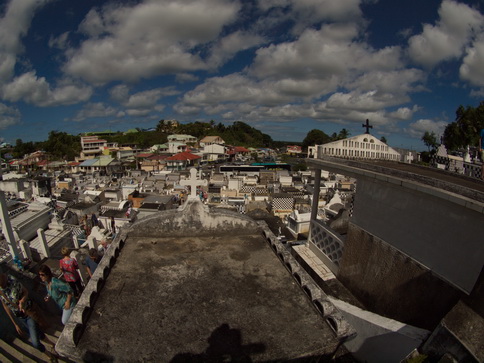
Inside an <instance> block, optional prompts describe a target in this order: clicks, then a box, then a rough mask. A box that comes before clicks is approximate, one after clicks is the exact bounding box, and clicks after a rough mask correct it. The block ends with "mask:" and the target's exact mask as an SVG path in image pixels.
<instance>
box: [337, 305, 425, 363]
mask: <svg viewBox="0 0 484 363" xmlns="http://www.w3.org/2000/svg"><path fill="white" fill-rule="evenodd" d="M330 301H331V302H332V303H333V304H334V305H335V306H336V307H337V308H338V310H339V311H340V312H341V314H343V316H344V318H345V319H346V321H348V323H349V324H351V325H352V326H353V327H354V328H355V330H356V331H357V332H358V334H357V335H356V336H355V337H354V338H353V339H351V340H349V341H347V342H346V343H345V347H346V349H348V350H349V351H350V352H351V353H352V355H353V357H354V358H356V359H357V360H358V361H360V362H372V363H378V362H382V363H387V362H401V361H402V360H403V359H404V358H405V357H407V356H408V355H409V354H410V353H411V352H412V351H413V350H414V349H416V348H418V347H419V346H420V345H421V344H422V342H423V341H424V339H426V338H427V337H428V335H429V334H430V332H429V331H427V330H424V329H419V328H416V327H413V326H410V325H406V324H402V323H400V322H398V321H395V320H392V319H387V318H384V317H382V316H379V315H376V314H373V313H371V312H369V311H365V310H362V309H360V308H357V307H355V306H353V305H350V304H348V303H345V302H343V301H341V300H338V299H334V298H330Z"/></svg>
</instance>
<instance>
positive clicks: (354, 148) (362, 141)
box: [308, 134, 401, 161]
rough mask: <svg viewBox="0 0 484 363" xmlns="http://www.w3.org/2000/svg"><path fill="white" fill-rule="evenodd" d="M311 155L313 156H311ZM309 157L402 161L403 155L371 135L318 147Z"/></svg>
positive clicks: (309, 152)
mask: <svg viewBox="0 0 484 363" xmlns="http://www.w3.org/2000/svg"><path fill="white" fill-rule="evenodd" d="M311 154H312V155H313V156H311ZM308 155H309V157H317V158H319V157H321V156H323V155H327V156H335V157H340V158H347V159H379V160H393V161H400V159H401V155H400V153H399V152H398V151H396V150H395V149H393V148H391V147H390V146H388V145H387V144H385V143H384V142H382V141H380V140H378V139H377V138H376V137H374V136H372V135H370V134H361V135H357V136H353V137H349V138H346V139H342V140H337V141H332V142H328V143H326V144H322V145H316V146H315V147H312V148H310V149H309V150H308Z"/></svg>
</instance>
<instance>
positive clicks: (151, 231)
mask: <svg viewBox="0 0 484 363" xmlns="http://www.w3.org/2000/svg"><path fill="white" fill-rule="evenodd" d="M168 231H170V232H168ZM122 233H124V236H125V237H124V238H125V239H124V242H125V243H124V247H123V248H122V250H121V252H120V253H119V256H118V257H117V259H116V263H115V264H114V266H113V267H112V269H111V271H110V273H109V276H108V278H107V279H106V281H105V284H104V287H103V288H102V290H101V293H100V295H99V298H98V300H97V302H96V303H95V306H94V308H93V310H92V314H91V316H90V319H89V320H88V321H87V324H86V326H85V329H84V333H83V335H82V337H81V338H80V340H79V343H78V345H77V347H76V348H75V350H76V351H77V355H78V356H82V357H84V358H86V357H87V356H89V355H90V356H97V357H103V358H106V359H113V360H114V361H162V362H167V361H172V360H173V361H187V360H189V361H191V360H194V359H198V360H199V361H206V360H214V361H222V359H223V357H230V358H231V359H232V360H239V359H245V360H246V361H252V360H253V361H278V360H289V359H300V358H310V357H321V356H324V355H327V354H332V353H333V352H334V351H335V350H336V348H337V346H338V340H337V338H336V337H335V335H334V332H333V331H332V329H331V328H330V327H329V325H327V324H326V323H325V321H324V319H323V318H322V316H321V315H320V314H319V313H318V312H317V310H316V309H314V307H313V306H312V304H311V302H310V300H309V299H308V298H307V296H306V295H305V294H304V292H303V291H302V289H301V288H300V287H299V285H298V284H297V283H296V281H295V280H294V278H293V277H292V276H291V273H289V272H288V270H287V269H286V268H285V267H284V265H283V264H282V263H281V261H280V260H279V259H278V257H277V255H276V254H275V253H274V252H273V250H272V249H271V247H270V244H269V243H268V242H267V240H266V239H265V238H264V236H263V234H262V233H261V229H260V227H259V226H258V224H257V223H256V222H254V221H253V220H252V219H250V218H248V217H245V216H241V215H238V214H237V213H233V212H230V211H220V210H217V211H214V210H212V211H211V212H210V213H208V209H207V208H206V207H204V206H203V205H202V204H201V203H199V202H198V201H196V200H189V201H188V202H187V204H186V205H185V207H184V210H183V211H182V212H181V211H180V210H178V211H177V210H170V211H165V212H160V213H157V214H155V215H153V216H150V217H146V218H143V219H142V220H140V221H139V222H137V223H135V224H133V225H132V226H131V227H130V229H129V230H128V231H125V232H122ZM228 236H230V238H228ZM111 248H114V247H111ZM100 266H101V265H100ZM101 268H102V267H101ZM102 273H103V271H98V270H96V274H99V275H100V276H102ZM93 280H96V275H94V277H93ZM94 282H95V281H94ZM84 295H85V294H83V298H84ZM88 300H90V299H89V297H86V298H85V299H84V301H88ZM82 304H83V301H82V299H81V301H80V302H79V304H78V305H79V308H81V305H82ZM76 309H77V308H76ZM72 320H75V318H74V319H71V321H70V322H69V324H75V323H74V322H73V321H72ZM66 328H67V331H68V330H69V329H68V327H66ZM65 334H68V333H66V330H65V331H64V333H63V336H64V335H65ZM61 340H63V339H61ZM58 348H59V349H61V351H62V352H63V353H64V354H65V353H66V350H65V349H66V348H65V347H64V346H62V343H61V346H60V345H59V344H58ZM342 350H343V351H344V348H340V350H338V352H339V354H342V353H343V352H342ZM70 354H72V351H71V352H70Z"/></svg>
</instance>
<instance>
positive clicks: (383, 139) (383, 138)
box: [380, 136, 388, 144]
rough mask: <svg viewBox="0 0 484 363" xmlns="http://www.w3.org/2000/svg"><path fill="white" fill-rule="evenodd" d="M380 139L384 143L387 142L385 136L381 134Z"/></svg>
mask: <svg viewBox="0 0 484 363" xmlns="http://www.w3.org/2000/svg"><path fill="white" fill-rule="evenodd" d="M380 141H381V142H383V143H384V144H388V141H387V138H386V137H385V136H382V137H381V138H380Z"/></svg>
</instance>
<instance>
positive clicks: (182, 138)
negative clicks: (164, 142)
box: [168, 134, 198, 145]
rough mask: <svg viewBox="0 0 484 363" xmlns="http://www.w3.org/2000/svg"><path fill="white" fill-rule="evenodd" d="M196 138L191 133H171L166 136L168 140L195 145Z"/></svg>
mask: <svg viewBox="0 0 484 363" xmlns="http://www.w3.org/2000/svg"><path fill="white" fill-rule="evenodd" d="M197 141H198V139H197V138H196V137H195V136H191V135H182V134H173V135H169V136H168V142H169V143H170V142H179V143H183V144H191V145H195V144H196V143H197Z"/></svg>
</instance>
